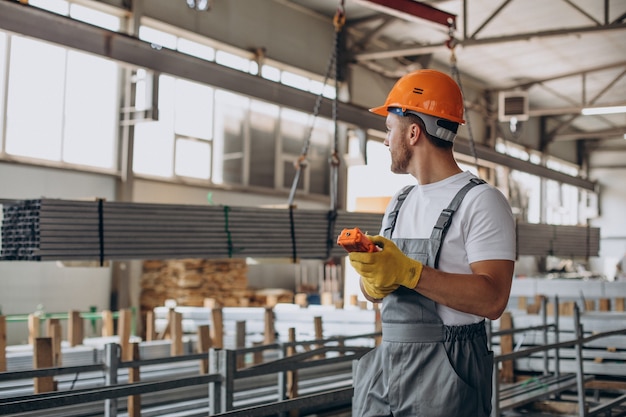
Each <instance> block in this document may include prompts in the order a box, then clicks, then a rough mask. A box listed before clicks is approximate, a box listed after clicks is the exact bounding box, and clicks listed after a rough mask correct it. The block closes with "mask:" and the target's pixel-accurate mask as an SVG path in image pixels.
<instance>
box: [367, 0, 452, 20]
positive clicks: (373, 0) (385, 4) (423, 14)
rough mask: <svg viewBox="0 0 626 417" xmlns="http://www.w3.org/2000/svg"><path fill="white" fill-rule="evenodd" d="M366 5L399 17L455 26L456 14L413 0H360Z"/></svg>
mask: <svg viewBox="0 0 626 417" xmlns="http://www.w3.org/2000/svg"><path fill="white" fill-rule="evenodd" d="M359 3H361V4H363V5H365V6H366V7H369V8H373V9H376V10H380V11H382V12H383V13H386V14H391V15H394V16H398V17H400V18H403V17H404V18H406V17H417V18H420V19H425V20H428V21H429V22H432V23H438V24H440V25H443V26H445V27H450V26H451V27H456V15H455V14H452V13H448V12H445V11H443V10H440V9H437V8H435V7H433V6H430V5H428V4H426V3H421V2H419V1H415V0H360V1H359Z"/></svg>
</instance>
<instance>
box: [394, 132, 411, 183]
mask: <svg viewBox="0 0 626 417" xmlns="http://www.w3.org/2000/svg"><path fill="white" fill-rule="evenodd" d="M402 138H403V139H404V140H401V141H399V143H398V147H397V148H395V150H392V151H391V172H393V173H394V174H407V173H408V170H407V168H408V167H409V162H410V161H411V158H412V156H413V149H412V148H411V147H409V146H408V145H407V143H406V135H402Z"/></svg>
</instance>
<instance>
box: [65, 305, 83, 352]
mask: <svg viewBox="0 0 626 417" xmlns="http://www.w3.org/2000/svg"><path fill="white" fill-rule="evenodd" d="M67 320H68V323H67V341H68V343H69V344H70V346H78V345H82V344H83V319H82V318H81V317H80V312H78V311H70V312H69V313H68V314H67Z"/></svg>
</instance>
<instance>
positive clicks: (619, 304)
mask: <svg viewBox="0 0 626 417" xmlns="http://www.w3.org/2000/svg"><path fill="white" fill-rule="evenodd" d="M624 300H626V298H624V297H617V298H616V299H615V309H614V311H624Z"/></svg>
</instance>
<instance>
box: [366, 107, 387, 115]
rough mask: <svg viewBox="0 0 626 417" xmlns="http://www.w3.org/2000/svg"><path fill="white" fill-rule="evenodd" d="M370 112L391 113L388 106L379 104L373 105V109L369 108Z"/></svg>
mask: <svg viewBox="0 0 626 417" xmlns="http://www.w3.org/2000/svg"><path fill="white" fill-rule="evenodd" d="M369 111H370V112H372V113H374V114H377V115H379V116H387V114H388V113H389V112H388V111H387V106H386V105H383V106H378V107H372V108H371V109H369Z"/></svg>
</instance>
